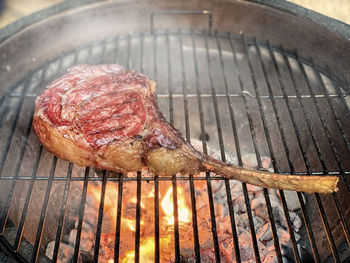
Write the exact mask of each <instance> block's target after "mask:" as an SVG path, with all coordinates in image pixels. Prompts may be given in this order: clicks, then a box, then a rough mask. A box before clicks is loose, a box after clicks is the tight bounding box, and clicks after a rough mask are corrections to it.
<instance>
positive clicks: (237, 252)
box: [215, 32, 241, 262]
mask: <svg viewBox="0 0 350 263" xmlns="http://www.w3.org/2000/svg"><path fill="white" fill-rule="evenodd" d="M215 35H216V43H217V47H218V51H219V57H220V64H221V72H222V76H223V80H224V86H225V90H226V98H227V104H228V107H229V113H230V120H231V126H232V131H233V135H234V140H235V146H236V151H237V156H238V159H239V160H240V162H241V153H240V147H239V142H238V134H237V127H236V121H235V115H234V112H233V109H232V103H231V98H230V94H229V91H228V87H227V79H226V75H225V70H224V61H223V58H222V51H221V45H220V42H219V40H218V34H217V32H215ZM221 138H222V136H221ZM220 150H221V152H222V153H223V156H224V159H223V160H225V159H226V157H225V151H224V149H220ZM225 187H226V196H227V202H228V207H229V212H230V221H231V228H232V234H233V243H234V249H235V256H236V261H237V262H241V255H240V250H239V244H238V235H237V229H236V223H235V218H234V211H233V204H232V197H231V189H230V185H229V181H228V180H225Z"/></svg>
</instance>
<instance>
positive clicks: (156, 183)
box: [154, 176, 159, 263]
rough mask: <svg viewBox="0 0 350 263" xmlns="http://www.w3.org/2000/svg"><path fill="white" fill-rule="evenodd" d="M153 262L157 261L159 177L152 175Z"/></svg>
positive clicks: (157, 262)
mask: <svg viewBox="0 0 350 263" xmlns="http://www.w3.org/2000/svg"><path fill="white" fill-rule="evenodd" d="M154 254H155V255H154V262H156V263H159V177H158V176H155V177H154Z"/></svg>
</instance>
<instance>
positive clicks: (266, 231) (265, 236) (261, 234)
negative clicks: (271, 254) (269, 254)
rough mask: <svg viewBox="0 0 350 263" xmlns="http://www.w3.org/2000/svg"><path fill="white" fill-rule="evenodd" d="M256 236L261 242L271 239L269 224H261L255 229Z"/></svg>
mask: <svg viewBox="0 0 350 263" xmlns="http://www.w3.org/2000/svg"><path fill="white" fill-rule="evenodd" d="M257 237H258V240H260V241H261V242H263V241H265V242H266V241H269V240H271V239H272V233H271V229H270V224H268V223H266V224H265V225H263V226H262V227H260V229H259V230H258V231H257Z"/></svg>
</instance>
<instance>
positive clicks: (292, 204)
mask: <svg viewBox="0 0 350 263" xmlns="http://www.w3.org/2000/svg"><path fill="white" fill-rule="evenodd" d="M284 196H285V197H286V202H287V205H288V210H290V211H294V210H297V209H300V203H299V199H298V195H297V192H295V191H287V190H286V191H284ZM302 197H303V201H304V203H305V199H304V196H303V195H302Z"/></svg>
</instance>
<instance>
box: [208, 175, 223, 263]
mask: <svg viewBox="0 0 350 263" xmlns="http://www.w3.org/2000/svg"><path fill="white" fill-rule="evenodd" d="M206 174H207V188H208V200H209V208H210V219H211V231H212V233H213V241H214V250H215V261H216V262H220V248H219V240H218V235H217V230H216V221H215V210H214V200H213V190H212V186H211V179H210V173H208V172H207V173H206Z"/></svg>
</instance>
